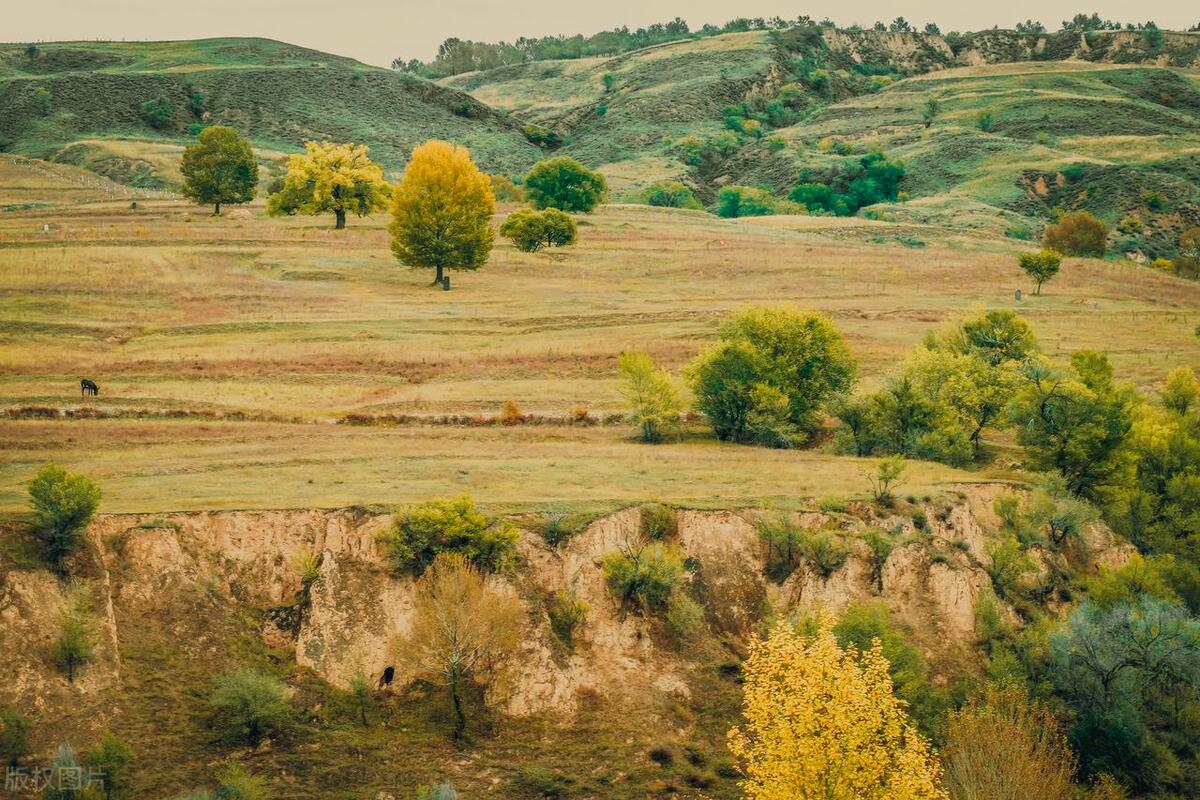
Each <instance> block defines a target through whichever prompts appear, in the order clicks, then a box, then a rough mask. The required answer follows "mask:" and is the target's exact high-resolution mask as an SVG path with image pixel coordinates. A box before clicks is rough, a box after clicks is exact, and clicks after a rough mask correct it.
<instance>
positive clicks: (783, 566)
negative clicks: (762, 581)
mask: <svg viewBox="0 0 1200 800" xmlns="http://www.w3.org/2000/svg"><path fill="white" fill-rule="evenodd" d="M754 528H755V530H757V531H758V538H760V539H761V540H762V541H763V544H765V545H766V546H767V566H766V573H767V577H769V578H771V579H772V580H775V581H783V580H785V579H786V578H787V577H788V576H789V575H791V574H792V572H793V571H794V570H795V569H796V565H797V563H798V561H799V558H800V540H801V538H802V537H803V536H804V529H803V528H801V527H800V526H799V525H797V524H795V523H793V522H792V520H791V517H789V516H788V515H787V514H779V515H777V516H774V517H762V518H759V519H757V520H755V522H754Z"/></svg>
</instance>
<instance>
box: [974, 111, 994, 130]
mask: <svg viewBox="0 0 1200 800" xmlns="http://www.w3.org/2000/svg"><path fill="white" fill-rule="evenodd" d="M993 122H994V118H993V117H992V112H990V111H980V112H979V115H978V116H977V117H975V123H976V124H977V125H979V130H981V131H983V132H984V133H987V132H989V131H990V130H991V129H992V124H993Z"/></svg>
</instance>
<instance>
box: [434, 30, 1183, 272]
mask: <svg viewBox="0 0 1200 800" xmlns="http://www.w3.org/2000/svg"><path fill="white" fill-rule="evenodd" d="M1161 37H1162V38H1161V41H1150V40H1149V39H1148V37H1146V36H1145V35H1143V34H1142V33H1139V32H1130V31H1111V32H1095V33H1091V34H1087V35H1081V34H1078V33H1066V32H1062V33H1058V34H1042V35H1034V34H1028V35H1026V34H1017V33H1014V32H1011V31H985V32H982V33H978V34H968V35H966V36H959V37H953V38H944V37H941V36H937V35H932V34H923V33H892V32H876V31H838V30H833V29H817V28H792V29H788V30H784V31H770V32H768V31H754V32H747V33H731V34H724V35H721V36H713V37H708V38H701V39H696V40H684V41H680V42H674V43H669V44H665V45H658V46H655V47H650V48H646V49H644V50H639V51H635V52H632V53H624V54H621V55H618V56H614V57H611V58H590V59H578V60H570V61H537V62H531V63H527V64H520V65H515V66H508V67H502V68H498V69H494V70H488V71H484V72H474V73H466V74H461V75H455V76H452V77H450V78H446V79H443V80H442V81H441V83H442V84H443V85H445V86H449V87H452V88H456V89H461V90H463V91H466V92H470V93H472V94H473V95H474V96H475V97H477V98H478V99H480V100H481V101H483V102H486V103H488V104H489V105H491V106H494V107H496V108H498V109H503V110H507V111H510V112H512V113H513V114H515V115H517V116H521V117H522V118H526V119H529V120H531V121H533V122H536V123H537V124H539V125H543V126H545V127H547V128H550V129H552V130H554V131H556V132H557V133H558V134H560V135H561V137H562V138H563V141H564V145H563V148H562V152H564V153H567V154H570V155H573V156H575V157H577V158H579V159H580V160H581V161H583V162H585V163H588V164H590V165H591V166H594V167H597V168H600V169H601V170H602V171H603V172H605V173H606V174H607V175H608V177H609V179H610V183H611V184H612V186H613V189H614V193H615V195H616V196H617V197H618V198H621V199H626V200H634V199H636V198H637V196H638V193H639V191H640V190H641V189H642V188H643V187H644V186H645V185H647V184H649V183H652V182H654V181H657V180H667V179H670V180H682V181H683V182H685V183H687V184H689V185H690V186H691V187H692V188H693V189H694V190H695V192H696V194H697V196H698V197H699V198H700V199H701V200H702V201H704V202H705V203H706V204H709V205H710V206H711V204H712V202H713V199H714V196H715V193H716V191H717V190H718V189H719V188H720V187H722V186H726V185H733V184H746V185H751V186H761V187H765V188H767V189H770V190H771V191H772V192H773V193H775V194H776V195H779V196H782V195H784V194H786V193H787V192H788V190H789V189H790V188H791V187H792V186H794V185H795V184H796V182H797V176H798V174H799V173H800V172H801V170H804V169H806V168H822V167H828V166H829V165H831V164H833V163H835V162H837V161H839V160H842V159H846V158H860V157H861V156H862V155H865V154H866V153H868V152H871V151H876V150H879V151H883V152H885V153H887V154H888V155H889V156H891V157H899V158H902V159H904V160H905V161H906V163H907V174H906V176H905V178H904V181H903V184H902V187H901V188H902V190H903V191H904V193H905V195H906V196H907V197H909V198H911V200H912V202H910V203H905V204H901V205H895V206H892V205H889V206H888V207H887V208H886V209H872V210H869V211H868V212H867V213H876V214H886V215H889V217H890V218H894V219H898V220H900V219H903V220H913V221H920V222H926V223H929V222H936V223H938V224H944V225H949V226H952V227H966V228H970V229H972V230H976V231H979V232H987V233H991V234H995V235H1005V234H1008V235H1012V236H1015V237H1017V238H1032V237H1033V236H1036V234H1037V233H1038V230H1039V229H1040V227H1041V224H1042V223H1043V222H1044V221H1045V220H1046V219H1047V218H1048V215H1049V212H1050V210H1051V209H1052V208H1062V209H1065V210H1074V209H1086V210H1089V211H1091V212H1093V213H1095V214H1096V215H1097V216H1099V217H1100V218H1101V219H1103V220H1104V221H1105V222H1106V223H1108V224H1109V225H1110V226H1113V227H1120V228H1121V230H1120V231H1118V233H1117V234H1114V241H1113V245H1114V247H1115V248H1117V249H1119V250H1121V251H1123V252H1130V253H1133V254H1135V255H1136V256H1137V257H1139V258H1141V257H1145V258H1154V257H1158V256H1170V255H1172V254H1174V252H1175V249H1176V243H1177V237H1178V234H1179V233H1180V232H1181V231H1183V230H1186V229H1187V228H1190V227H1194V226H1195V225H1197V224H1200V206H1198V205H1197V196H1196V190H1195V188H1194V187H1195V183H1196V181H1195V179H1196V176H1197V174H1198V172H1197V171H1198V170H1200V160H1198V155H1200V84H1198V83H1197V79H1198V78H1200V72H1198V71H1197V69H1198V68H1200V35H1197V34H1174V33H1163V34H1161ZM930 98H933V99H934V100H935V101H936V102H937V104H938V110H937V112H936V115H935V117H934V118H933V120H932V121H931V124H930V125H929V126H928V127H926V125H925V121H924V120H923V111H924V108H925V105H926V103H927V101H928V100H929V99H930ZM985 117H986V123H985V122H984V119H985ZM749 120H753V121H754V123H755V124H760V125H761V128H759V129H758V130H757V131H755V133H754V134H753V135H749V134H747V133H738V134H736V139H735V140H732V141H731V140H730V138H729V137H730V136H731V135H733V134H734V132H733V131H729V130H727V129H729V128H730V127H733V128H735V129H736V128H737V127H738V126H739V125H742V124H743V123H744V122H746V121H749ZM723 132H724V133H723ZM722 136H724V140H722V139H720V138H719V137H722ZM688 137H698V138H699V139H700V140H702V142H703V145H702V148H703V149H702V150H701V155H699V156H698V155H697V154H696V146H695V139H694V138H693V139H692V142H693V144H692V148H691V149H690V150H689V148H688ZM714 142H723V143H722V144H721V146H720V147H714V146H712V143H714ZM964 212H967V213H964Z"/></svg>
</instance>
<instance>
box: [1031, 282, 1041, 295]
mask: <svg viewBox="0 0 1200 800" xmlns="http://www.w3.org/2000/svg"><path fill="white" fill-rule="evenodd" d="M1033 293H1034V295H1036V296H1038V297H1041V295H1042V282H1041V281H1038V285H1037V288H1036V289H1034V290H1033Z"/></svg>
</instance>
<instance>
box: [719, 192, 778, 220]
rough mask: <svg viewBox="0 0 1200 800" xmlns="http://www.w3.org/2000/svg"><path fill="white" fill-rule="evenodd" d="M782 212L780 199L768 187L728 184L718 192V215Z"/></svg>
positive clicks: (757, 214) (757, 215)
mask: <svg viewBox="0 0 1200 800" xmlns="http://www.w3.org/2000/svg"><path fill="white" fill-rule="evenodd" d="M779 212H780V206H779V201H778V200H776V199H775V196H774V195H773V194H771V193H770V192H768V191H767V190H766V189H756V188H754V187H752V186H726V187H725V188H723V189H721V191H719V192H717V216H719V217H725V218H726V219H733V218H736V217H765V216H769V215H771V214H778V213H779Z"/></svg>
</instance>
